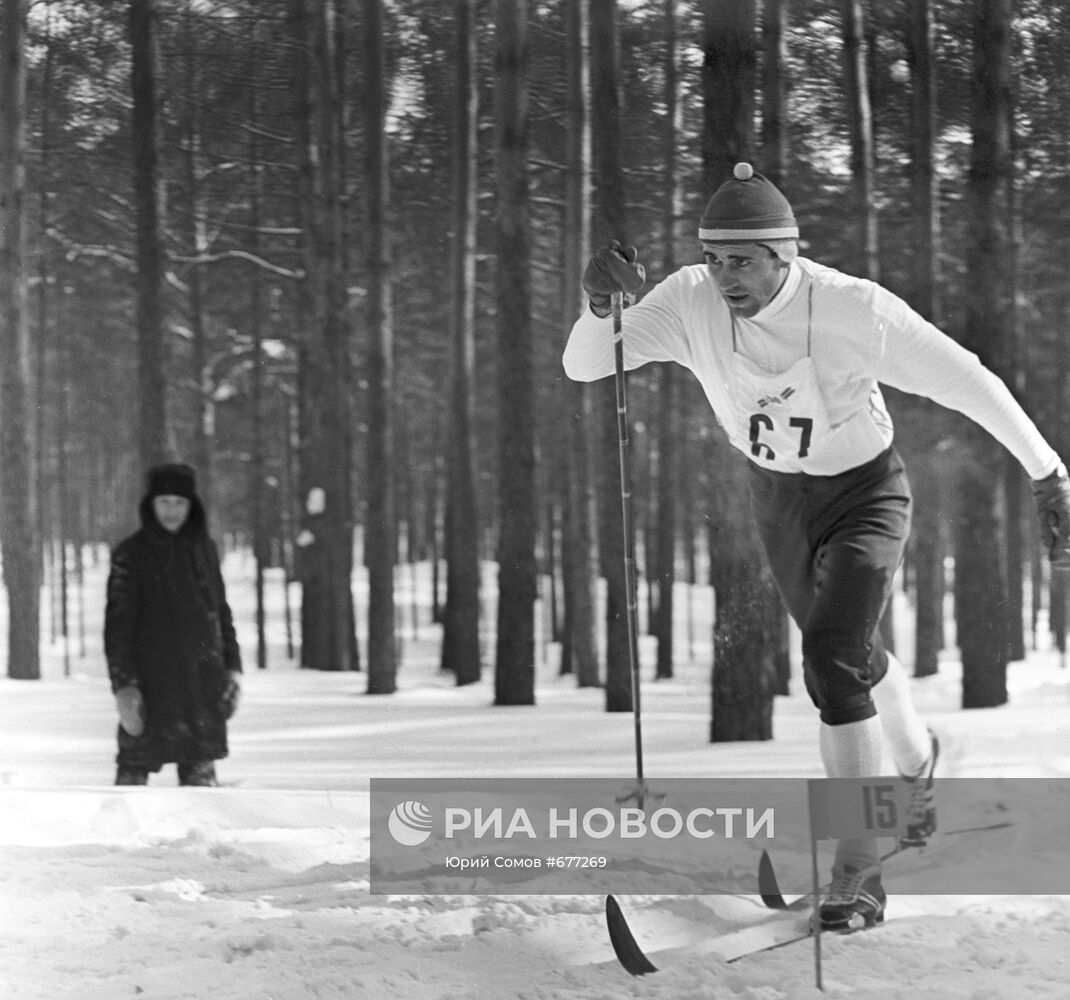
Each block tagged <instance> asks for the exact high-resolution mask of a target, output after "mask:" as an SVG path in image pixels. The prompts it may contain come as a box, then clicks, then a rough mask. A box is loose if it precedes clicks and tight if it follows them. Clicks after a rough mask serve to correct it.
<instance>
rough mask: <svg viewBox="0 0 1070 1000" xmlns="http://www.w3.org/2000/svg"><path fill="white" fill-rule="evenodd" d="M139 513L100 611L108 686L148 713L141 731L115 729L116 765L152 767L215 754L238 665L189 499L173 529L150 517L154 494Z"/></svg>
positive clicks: (210, 557) (213, 564)
mask: <svg viewBox="0 0 1070 1000" xmlns="http://www.w3.org/2000/svg"><path fill="white" fill-rule="evenodd" d="M140 516H141V529H140V530H139V531H137V532H135V533H134V534H133V535H131V536H130V537H129V538H127V539H125V540H124V541H122V542H120V543H119V545H117V546H116V547H115V549H114V550H113V551H112V558H111V571H110V573H109V575H108V595H107V606H106V610H105V615H104V651H105V655H106V657H107V660H108V673H109V675H110V677H111V685H112V690H113V691H118V690H119V689H120V688H123V687H126V686H127V685H130V684H135V685H137V686H138V687H139V688H140V689H141V693H142V696H143V698H144V703H145V710H146V725H145V730H144V732H143V733H142V734H141V735H140V736H137V737H134V736H131V735H130V734H129V733H127V732H126V730H125V729H123V728H122V726H120V727H119V733H118V737H119V756H118V763H119V766H120V767H124V766H125V767H133V768H145V769H147V770H149V771H158V770H159V769H160V768H161V767H162V766H163V765H164V764H165V763H169V762H175V763H181V764H193V763H198V762H202V761H209V760H218V759H219V758H221V757H226V755H227V712H226V705H225V703H224V698H223V695H224V692H225V690H226V687H227V680H228V676H227V675H228V671H240V670H241V652H240V650H239V648H238V641H237V637H236V636H235V633H234V622H233V618H232V616H231V612H230V607H229V605H228V604H227V599H226V592H225V589H224V586H223V576H222V574H221V572H220V567H219V553H218V551H217V549H216V547H215V544H214V543H213V542H212V540H211V539H210V538H209V537H208V533H207V530H206V527H205V514H204V507H203V506H202V504H201V502H200V500H199V499H198V498H196V497H194V498H193V499H192V500H191V505H190V512H189V516H188V518H187V519H186V522H185V524H183V526H182V528H181V529H180V530H179V531H178V532H169V531H167V530H166V529H165V528H163V527H162V526H161V524H160V523H159V521H157V520H156V515H155V513H154V512H153V508H152V498H151V497H146V498H145V499H144V500H143V501H142V503H141V508H140Z"/></svg>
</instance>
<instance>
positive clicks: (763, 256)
mask: <svg viewBox="0 0 1070 1000" xmlns="http://www.w3.org/2000/svg"><path fill="white" fill-rule="evenodd" d="M702 253H703V255H704V256H705V258H706V270H707V271H709V272H710V277H711V278H713V281H714V284H715V285H716V286H717V291H719V292H720V293H721V297H722V298H723V299H724V300H725V302H726V303H728V308H729V309H731V310H732V312H733V313H735V314H736V315H737V316H740V317H742V318H743V319H749V318H750V317H751V316H753V315H755V314H756V313H758V312H760V311H761V310H762V309H764V308H765V307H766V306H767V305H769V303H770V301H771V300H772V298H773V296H774V295H776V293H777V292H778V291H779V290H780V286H781V285H782V284H783V283H784V278H785V277H786V276H787V264H785V263H784V262H783V261H782V260H781V259H780V258H779V257H777V256H776V254H774V253H773V251H772V250H770V249H769V248H768V247H766V246H762V245H761V244H760V243H716V244H714V243H706V244H704V245H703V247H702Z"/></svg>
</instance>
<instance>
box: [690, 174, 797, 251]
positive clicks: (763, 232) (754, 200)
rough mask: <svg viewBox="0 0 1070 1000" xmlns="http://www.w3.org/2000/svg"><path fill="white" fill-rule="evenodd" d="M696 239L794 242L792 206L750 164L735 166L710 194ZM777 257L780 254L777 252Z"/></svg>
mask: <svg viewBox="0 0 1070 1000" xmlns="http://www.w3.org/2000/svg"><path fill="white" fill-rule="evenodd" d="M698 237H699V239H700V240H702V241H703V242H704V243H733V242H744V243H751V242H754V243H770V244H772V243H773V241H777V242H779V241H780V240H797V239H798V238H799V227H798V225H797V224H796V222H795V216H794V215H793V214H792V211H791V205H789V204H788V200H787V198H785V197H784V196H783V195H782V194H781V193H780V192H779V191H778V190H777V189H776V186H775V185H774V184H773V183H772V182H771V181H770V180H768V179H767V178H765V177H763V176H762V175H761V174H756V173H755V172H754V168H753V167H752V166H751V165H750V164H749V163H737V164H736V166H735V169H734V170H733V171H732V177H730V178H729V179H728V180H726V181H725V182H724V183H723V184H722V185H721V186H720V187H719V188H718V189H717V190H716V191H715V192H714V194H713V197H712V198H711V199H710V200H709V202H708V203H707V205H706V210H705V211H704V212H703V213H702V221H701V222H700V223H699V229H698ZM778 256H782V254H779V253H778Z"/></svg>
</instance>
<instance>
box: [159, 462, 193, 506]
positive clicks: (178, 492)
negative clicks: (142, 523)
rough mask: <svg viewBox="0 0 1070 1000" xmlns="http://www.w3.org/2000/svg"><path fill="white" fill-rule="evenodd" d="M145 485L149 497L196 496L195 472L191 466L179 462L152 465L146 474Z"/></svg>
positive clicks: (188, 498) (190, 497)
mask: <svg viewBox="0 0 1070 1000" xmlns="http://www.w3.org/2000/svg"><path fill="white" fill-rule="evenodd" d="M146 486H147V488H148V495H149V496H150V497H160V496H168V497H185V498H186V499H187V500H193V499H194V498H195V497H196V496H197V474H196V473H195V472H194V471H193V467H192V466H189V465H186V464H184V463H181V462H176V463H171V464H166V465H154V466H153V467H152V468H151V469H149V472H148V475H147V476H146Z"/></svg>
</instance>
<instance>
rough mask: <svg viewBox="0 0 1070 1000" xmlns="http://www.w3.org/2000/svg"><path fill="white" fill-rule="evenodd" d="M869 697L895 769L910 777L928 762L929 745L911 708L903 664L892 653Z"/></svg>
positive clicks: (930, 746) (921, 724)
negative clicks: (883, 673) (882, 730)
mask: <svg viewBox="0 0 1070 1000" xmlns="http://www.w3.org/2000/svg"><path fill="white" fill-rule="evenodd" d="M872 696H873V703H874V704H875V705H876V706H877V715H878V716H879V718H880V720H881V727H882V728H883V729H884V737H885V739H886V740H887V741H888V750H889V752H890V753H891V755H892V760H894V761H895V766H896V769H897V770H898V771H899V773H900V774H903V775H906V776H907V777H913V776H914V775H916V774H918V773H919V772H920V771H921V769H922V768H923V767H924V766H925V764H926V762H927V761H928V759H929V754H930V753H931V752H932V741H931V739H930V737H929V730H928V729H927V728H926V726H925V723H924V722H923V721H922V718H921V716H920V715H919V714H918V710H917V709H916V708H915V707H914V699H913V697H912V696H911V692H910V678H909V677H907V672H906V671H905V670H904V669H903V664H901V663H900V662H899V661H898V660H897V659H896V658H895V657H894V656H892V654H891V653H889V654H888V671H887V673H886V674H885V675H884V677H882V678H881V680H880V683H879V684H876V685H875V686H874V688H873V691H872Z"/></svg>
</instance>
